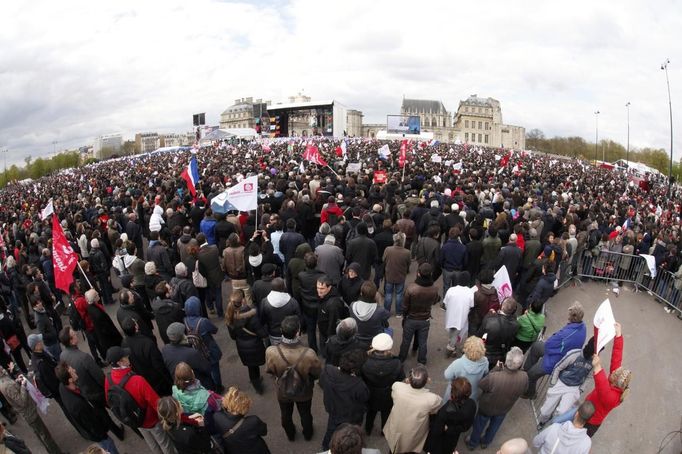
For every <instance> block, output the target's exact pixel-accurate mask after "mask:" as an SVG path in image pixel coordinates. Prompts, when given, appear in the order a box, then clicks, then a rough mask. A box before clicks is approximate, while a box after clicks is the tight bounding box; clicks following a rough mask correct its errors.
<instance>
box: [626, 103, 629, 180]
mask: <svg viewBox="0 0 682 454" xmlns="http://www.w3.org/2000/svg"><path fill="white" fill-rule="evenodd" d="M625 107H626V108H627V110H628V147H627V149H626V152H625V160H626V161H627V166H628V170H627V173H630V101H628V102H627V104H625Z"/></svg>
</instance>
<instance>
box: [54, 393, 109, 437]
mask: <svg viewBox="0 0 682 454" xmlns="http://www.w3.org/2000/svg"><path fill="white" fill-rule="evenodd" d="M59 395H60V396H61V398H62V403H63V409H64V413H65V414H66V417H67V418H68V420H69V421H70V422H71V424H73V427H75V428H76V430H77V431H78V433H79V434H80V435H81V437H83V438H85V439H86V440H89V441H94V442H99V441H102V440H104V439H105V438H107V437H108V435H107V432H108V431H109V416H108V415H107V411H106V410H105V409H104V407H101V408H96V407H93V406H92V405H90V403H89V402H88V401H87V400H85V398H84V397H83V396H82V395H80V394H78V393H75V392H73V391H71V390H70V389H69V388H67V387H66V386H64V385H63V384H61V383H60V384H59Z"/></svg>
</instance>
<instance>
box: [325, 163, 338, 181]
mask: <svg viewBox="0 0 682 454" xmlns="http://www.w3.org/2000/svg"><path fill="white" fill-rule="evenodd" d="M327 168H328V169H329V170H331V171H332V172H334V175H336V178H341V177H340V176H339V174H338V173H336V170H334V169H332V168H331V167H329V164H327Z"/></svg>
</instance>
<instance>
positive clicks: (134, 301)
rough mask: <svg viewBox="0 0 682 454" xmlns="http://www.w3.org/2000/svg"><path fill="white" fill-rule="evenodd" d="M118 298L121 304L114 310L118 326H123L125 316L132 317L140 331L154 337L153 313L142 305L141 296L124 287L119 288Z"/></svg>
mask: <svg viewBox="0 0 682 454" xmlns="http://www.w3.org/2000/svg"><path fill="white" fill-rule="evenodd" d="M86 293H87V292H86ZM118 300H119V302H120V304H121V307H119V308H118V311H116V320H118V324H119V326H123V321H124V320H125V319H126V318H130V317H132V318H134V319H135V321H136V322H137V325H138V326H139V327H140V332H141V333H142V334H144V335H145V336H148V337H150V338H152V339H154V326H153V324H152V320H154V314H153V313H152V312H149V311H148V310H147V309H146V308H145V307H144V304H143V303H142V298H141V297H140V296H139V295H136V293H135V292H133V291H131V290H128V289H124V290H121V293H120V294H119V297H118Z"/></svg>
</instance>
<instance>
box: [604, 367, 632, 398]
mask: <svg viewBox="0 0 682 454" xmlns="http://www.w3.org/2000/svg"><path fill="white" fill-rule="evenodd" d="M631 378H632V371H631V370H630V369H624V368H622V367H619V368H618V369H616V370H614V371H613V372H611V375H610V376H609V382H610V383H611V384H612V385H613V386H615V387H616V388H618V389H620V390H622V391H623V393H622V394H621V395H620V401H621V402H623V401H624V400H625V399H626V398H627V397H628V395H629V394H630V379H631Z"/></svg>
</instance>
